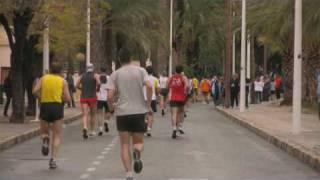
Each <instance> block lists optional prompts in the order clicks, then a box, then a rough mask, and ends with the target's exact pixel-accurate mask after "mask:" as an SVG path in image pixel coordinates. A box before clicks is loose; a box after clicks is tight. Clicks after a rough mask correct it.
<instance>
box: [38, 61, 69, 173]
mask: <svg viewBox="0 0 320 180" xmlns="http://www.w3.org/2000/svg"><path fill="white" fill-rule="evenodd" d="M61 70H62V66H61V65H60V64H59V63H57V62H53V63H52V64H51V74H48V75H45V76H43V77H42V78H41V79H40V80H39V82H38V83H37V84H36V86H35V87H34V89H33V94H35V95H37V94H40V101H41V106H40V119H41V122H40V129H41V137H42V141H43V144H42V148H41V152H42V154H43V155H44V156H47V155H48V154H49V142H50V139H49V137H50V136H49V131H50V125H51V124H52V127H51V128H52V129H51V131H52V140H51V149H50V151H51V158H50V161H49V168H50V169H56V168H57V164H56V159H57V154H58V149H59V146H60V135H61V129H62V124H63V105H62V103H63V100H64V101H66V102H71V97H70V94H69V89H68V84H67V82H66V81H65V80H64V79H63V78H62V77H61V76H60V73H61Z"/></svg>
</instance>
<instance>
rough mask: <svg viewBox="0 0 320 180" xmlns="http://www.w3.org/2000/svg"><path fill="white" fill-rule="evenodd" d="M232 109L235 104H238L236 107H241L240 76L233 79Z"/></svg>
mask: <svg viewBox="0 0 320 180" xmlns="http://www.w3.org/2000/svg"><path fill="white" fill-rule="evenodd" d="M230 87H231V108H233V107H234V103H236V107H238V105H239V101H238V95H239V80H238V75H236V74H235V75H233V77H232V79H231V85H230Z"/></svg>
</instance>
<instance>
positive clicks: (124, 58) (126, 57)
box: [118, 48, 131, 64]
mask: <svg viewBox="0 0 320 180" xmlns="http://www.w3.org/2000/svg"><path fill="white" fill-rule="evenodd" d="M118 58H119V61H120V64H126V63H129V62H130V61H131V52H130V50H129V49H127V48H122V49H120V51H119V53H118Z"/></svg>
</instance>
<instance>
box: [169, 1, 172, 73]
mask: <svg viewBox="0 0 320 180" xmlns="http://www.w3.org/2000/svg"><path fill="white" fill-rule="evenodd" d="M172 19H173V0H170V41H169V43H170V51H169V53H170V54H169V76H171V75H172V29H173V28H172V26H173V22H172Z"/></svg>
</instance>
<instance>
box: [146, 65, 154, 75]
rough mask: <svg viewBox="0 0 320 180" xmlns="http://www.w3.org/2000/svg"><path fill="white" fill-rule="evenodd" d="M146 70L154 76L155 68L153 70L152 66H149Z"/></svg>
mask: <svg viewBox="0 0 320 180" xmlns="http://www.w3.org/2000/svg"><path fill="white" fill-rule="evenodd" d="M146 70H147V72H148V74H153V68H152V66H147V67H146Z"/></svg>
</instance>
